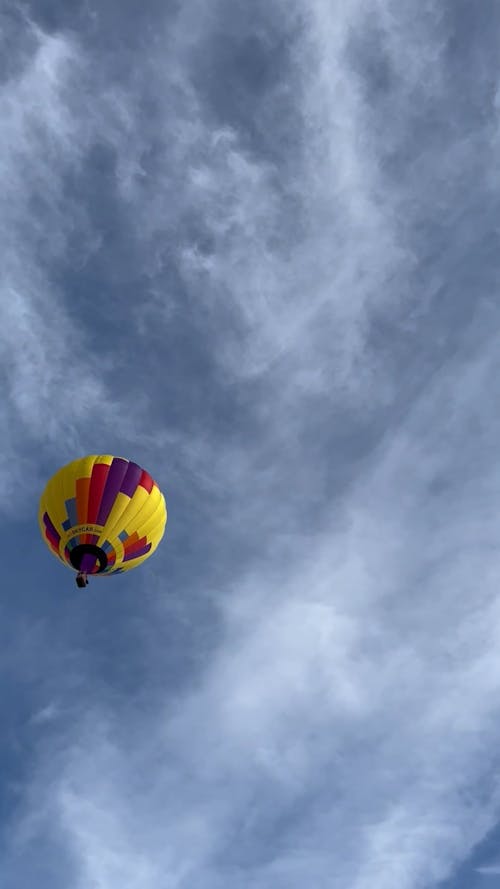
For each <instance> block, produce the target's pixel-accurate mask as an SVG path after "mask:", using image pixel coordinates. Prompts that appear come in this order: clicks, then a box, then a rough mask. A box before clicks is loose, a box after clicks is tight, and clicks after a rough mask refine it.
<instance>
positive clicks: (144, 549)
mask: <svg viewBox="0 0 500 889" xmlns="http://www.w3.org/2000/svg"><path fill="white" fill-rule="evenodd" d="M150 549H151V544H150V543H147V544H146V546H143V547H142V549H136V550H132V552H130V553H128V554H127V555H125V556H124V557H123V561H124V562H130V561H131V560H132V559H138V558H139V556H145V555H146V553H148V552H149V550H150Z"/></svg>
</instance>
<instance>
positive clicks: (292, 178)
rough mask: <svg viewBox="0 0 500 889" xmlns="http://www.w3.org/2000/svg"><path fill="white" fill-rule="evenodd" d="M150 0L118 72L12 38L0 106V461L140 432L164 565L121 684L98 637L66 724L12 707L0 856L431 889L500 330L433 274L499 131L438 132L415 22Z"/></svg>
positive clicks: (469, 778)
mask: <svg viewBox="0 0 500 889" xmlns="http://www.w3.org/2000/svg"><path fill="white" fill-rule="evenodd" d="M153 7H154V4H152V5H151V15H152V17H153V20H154V23H155V26H154V29H153V31H154V33H153V32H152V30H151V28H149V29H148V28H146V25H144V28H145V30H144V31H140V33H139V35H138V37H137V43H136V44H134V45H133V47H132V48H130V45H128V44H127V49H126V50H124V52H125V55H124V56H121V55H120V53H119V52H118V51H117V50H116V48H115V47H113V49H111V48H110V49H102V50H101V52H100V53H98V54H97V55H93V54H92V51H91V48H89V47H88V46H86V45H85V40H84V39H83V38H82V39H80V38H79V37H78V35H74V36H72V37H71V38H69V37H67V36H61V35H59V36H58V35H55V36H50V37H49V36H47V34H45V33H44V32H43V31H39V30H37V29H36V28H34V27H31V26H30V28H29V29H28V30H27V31H26V30H23V31H22V34H23V35H24V36H23V42H22V44H21V43H19V41H20V39H21V38H20V37H19V35H18V34H17V36H16V40H17V41H18V44H19V45H22V52H21V50H20V55H19V60H20V61H19V64H18V66H17V68H16V70H15V71H14V72H13V73H12V76H11V78H10V79H9V80H8V81H7V82H6V84H5V85H4V92H3V97H2V98H1V99H0V104H2V109H3V113H4V118H5V120H6V121H7V123H6V126H5V130H3V132H5V134H6V137H5V143H4V145H3V147H2V148H1V149H0V151H1V154H0V158H1V160H0V163H1V164H2V165H3V169H4V171H5V180H6V181H7V182H8V183H9V186H8V190H7V191H6V192H5V196H4V197H3V198H1V200H2V201H4V205H3V206H4V207H5V213H4V215H3V219H4V222H3V223H2V225H3V229H4V231H2V238H4V243H5V255H6V264H5V268H4V277H3V279H2V287H3V291H2V293H3V294H4V295H5V299H4V297H3V296H2V306H4V313H5V318H6V323H5V326H4V327H3V334H4V338H5V359H4V365H3V366H4V369H5V371H6V372H7V371H10V377H9V378H8V379H9V393H10V400H9V401H7V403H6V410H7V412H8V413H7V414H6V416H5V427H6V429H7V430H8V432H7V437H6V439H5V442H4V450H5V454H6V455H9V454H11V453H14V451H15V450H16V448H19V447H20V442H21V443H22V442H24V444H21V454H22V455H23V456H24V459H25V460H27V459H28V452H29V448H30V447H31V448H32V447H33V444H36V445H37V446H43V447H44V448H52V449H53V448H54V443H57V442H59V441H60V439H61V437H63V438H64V441H65V444H64V446H63V447H61V446H60V445H56V446H57V447H59V450H60V451H66V450H67V451H68V452H69V451H70V450H71V448H73V447H76V446H77V445H78V446H80V445H82V447H83V446H84V445H86V443H87V442H88V441H90V440H91V438H92V435H94V436H95V435H97V434H98V435H100V436H101V437H102V436H104V435H105V436H107V437H109V438H112V440H114V441H115V442H117V443H120V445H123V444H130V443H133V444H134V445H135V446H136V447H140V448H142V450H143V452H144V453H147V454H148V455H150V456H151V458H152V460H156V461H158V462H159V463H160V465H161V466H162V467H164V471H165V475H166V476H169V473H171V475H170V477H171V478H172V488H173V495H172V496H173V498H174V509H173V516H174V520H173V531H172V534H173V535H174V536H173V538H171V539H173V540H174V541H175V542H176V543H175V545H176V546H178V547H180V551H181V555H180V557H179V555H178V554H177V556H175V555H171V553H169V558H172V559H174V558H177V560H178V561H177V562H176V564H179V563H182V564H183V568H182V570H179V573H178V575H177V574H176V575H174V576H172V575H170V584H171V587H173V589H171V590H170V591H169V596H170V599H169V598H168V597H167V599H166V601H165V604H161V605H159V604H158V603H157V602H156V601H154V598H155V594H156V591H158V593H159V594H162V595H163V594H164V593H165V588H166V586H167V584H166V583H165V581H164V580H163V579H162V577H161V576H160V569H161V568H164V567H165V565H166V564H167V556H165V557H164V559H165V561H161V559H162V556H161V554H160V555H159V556H158V560H159V561H158V562H156V563H155V564H156V566H157V567H156V569H155V568H152V569H151V573H150V574H149V575H146V574H144V575H143V577H146V576H147V577H148V580H147V582H146V581H144V586H145V587H146V586H147V585H148V584H149V585H150V588H149V589H148V590H146V589H145V590H144V596H143V598H142V599H141V605H140V607H141V608H142V609H143V611H144V613H145V614H146V616H147V620H146V621H145V623H144V619H142V623H139V620H140V619H139V617H138V615H137V613H136V612H135V611H134V609H135V608H138V607H139V606H138V605H132V606H131V604H130V600H127V607H128V609H129V611H127V612H126V615H122V614H121V613H118V607H117V608H116V613H115V614H114V615H113V633H112V637H113V638H112V641H113V644H116V645H119V643H120V640H122V642H123V638H125V635H124V634H125V633H126V630H127V632H130V626H132V627H133V628H135V629H134V632H136V633H137V636H135V637H134V639H135V641H137V645H140V646H141V651H140V658H142V669H143V671H144V674H145V676H146V677H147V681H146V682H145V684H144V688H141V692H140V693H137V694H135V695H133V696H131V697H130V698H127V697H126V696H122V695H120V694H119V693H118V692H117V691H116V689H115V688H114V685H113V679H112V678H110V676H109V675H108V676H100V677H99V681H98V682H97V681H95V676H94V673H93V672H92V670H91V668H90V667H89V666H88V662H90V661H91V660H92V658H91V653H92V644H97V643H96V642H95V640H94V641H93V643H89V652H88V655H89V657H88V662H87V661H85V659H83V658H82V661H81V662H80V661H79V663H78V667H79V669H80V670H81V671H82V676H81V677H80V685H79V688H81V687H82V684H85V685H86V691H85V694H84V695H83V699H82V702H81V705H80V706H79V707H78V708H75V705H74V702H73V701H72V700H71V694H72V689H71V688H70V689H69V690H68V688H67V687H65V686H64V683H61V688H59V689H58V688H54V684H53V682H52V685H51V688H50V694H49V695H48V694H44V697H43V703H40V706H39V709H38V710H37V711H34V712H35V714H38V715H35V717H34V718H33V719H32V724H33V732H34V735H36V742H35V752H34V755H33V764H32V770H31V779H30V781H29V782H27V784H26V787H25V788H24V789H23V792H22V793H21V794H20V797H19V809H18V811H17V814H16V817H15V818H14V819H13V820H12V821H11V822H10V824H9V831H10V833H9V836H10V839H9V840H8V841H7V843H6V844H5V849H4V865H5V868H4V869H5V872H6V873H8V874H9V877H11V883H12V885H13V886H16V885H18V886H19V887H21V885H27V884H29V883H30V881H31V882H32V881H33V874H34V873H35V865H36V867H38V866H39V864H40V861H41V860H43V861H44V862H45V863H47V862H51V861H54V860H56V858H57V859H58V860H62V864H61V868H60V873H59V874H56V875H54V873H53V872H52V871H51V872H50V881H49V882H50V885H51V889H57V887H58V885H61V886H62V885H64V887H65V889H67V887H68V886H71V887H73V886H74V887H75V889H79V887H80V886H81V887H82V889H83V887H85V889H88V887H89V886H92V885H95V886H98V887H99V889H115V887H117V886H120V887H121V889H139V887H140V889H150V887H155V889H157V887H158V886H161V885H165V886H168V887H172V889H184V887H192V886H200V887H203V889H212V887H213V889H224V887H226V886H227V887H229V886H231V887H233V886H235V885H244V886H249V887H255V889H268V887H269V889H271V887H272V889H281V887H283V889H303V887H309V886H322V885H328V886H332V887H336V886H338V887H339V889H340V887H341V889H345V887H353V889H368V887H370V889H374V887H375V889H396V887H397V889H418V887H423V886H432V885H437V884H438V883H439V881H440V880H443V879H445V878H446V877H448V876H449V875H450V874H451V873H453V869H454V868H455V867H456V866H457V865H458V864H459V863H461V862H463V861H464V859H466V857H467V855H468V854H469V852H470V851H471V850H472V849H473V847H474V846H475V844H477V843H478V842H479V841H480V840H481V839H482V838H483V837H484V836H485V834H486V833H487V832H488V831H489V830H490V829H491V828H492V827H493V826H494V824H495V823H496V821H497V818H498V809H499V801H498V787H497V781H496V777H495V775H496V771H495V770H496V767H497V753H496V750H497V747H498V744H497V736H498V731H497V723H498V717H499V707H498V688H499V677H500V663H499V655H498V651H499V650H500V647H499V644H498V643H499V639H498V629H497V628H498V626H499V621H498V617H499V614H498V610H499V605H498V601H497V598H498V597H497V589H496V586H497V584H496V578H497V576H498V568H499V565H498V556H497V546H496V527H497V524H498V523H497V521H496V515H497V512H498V491H499V487H498V481H499V477H498V469H497V459H496V451H497V439H498V422H497V419H496V409H495V401H496V396H497V394H498V393H497V388H498V387H497V382H496V381H497V379H498V372H497V371H498V358H497V353H498V348H497V342H496V333H495V331H496V326H497V323H498V313H497V308H496V305H495V303H494V301H492V300H491V292H493V291H492V290H491V289H490V285H491V280H492V279H491V277H488V275H486V273H485V271H484V266H483V264H481V265H480V266H479V267H477V268H476V269H475V271H474V272H472V271H471V272H470V279H469V278H466V280H465V283H464V282H463V281H460V280H458V278H457V274H456V268H455V265H456V263H457V262H459V260H460V259H461V258H462V257H463V255H467V256H468V258H469V260H470V263H472V262H473V256H472V254H473V252H474V249H475V242H474V243H473V242H472V241H471V240H470V237H469V236H468V235H467V232H466V222H465V220H464V218H463V213H464V211H463V201H462V199H463V200H466V201H467V207H470V206H471V205H472V204H471V202H473V194H472V193H473V190H474V188H476V189H478V190H479V191H480V192H481V194H483V193H484V194H485V195H486V194H489V200H493V198H492V197H491V191H490V190H489V185H490V184H491V182H490V180H491V172H492V171H491V170H485V171H484V174H483V173H482V172H481V171H480V170H479V169H478V164H477V156H478V154H477V150H478V146H480V148H481V151H480V156H481V157H483V158H486V157H491V152H492V148H491V144H492V143H491V139H492V138H494V136H492V133H493V129H494V128H493V129H492V118H491V117H489V116H488V114H487V113H486V118H485V122H484V126H483V127H481V126H478V127H477V128H476V132H475V134H474V137H473V138H471V139H469V138H468V137H467V138H465V136H464V134H463V133H462V129H461V127H460V126H458V128H457V127H456V125H455V123H454V120H451V122H450V116H449V115H448V116H447V115H446V110H447V109H451V108H452V105H453V102H454V99H455V97H456V93H455V88H454V85H453V82H452V81H451V79H450V76H449V71H448V68H447V65H448V64H449V58H448V55H447V54H448V53H449V41H450V32H451V31H453V27H456V26H453V24H452V20H451V18H450V16H451V13H450V14H448V13H447V12H446V14H445V12H444V11H443V13H442V14H439V15H438V14H437V13H436V11H435V9H434V8H433V7H432V6H431V5H430V4H424V5H421V6H420V7H419V9H418V10H416V9H414V8H413V7H412V4H406V3H398V4H394V3H392V2H388V0H387V2H377V3H371V4H365V3H361V2H360V3H357V2H355V3H351V4H350V5H349V8H348V9H347V8H344V6H342V5H341V4H332V3H326V2H320V0H315V2H312V3H309V4H308V5H307V6H302V5H301V4H300V3H294V4H292V5H291V6H287V7H286V14H285V7H284V6H283V5H282V4H280V3H277V4H276V5H275V6H274V7H273V8H272V9H270V8H269V7H268V6H264V5H262V6H261V5H260V4H256V6H255V9H254V10H253V11H252V16H251V20H250V18H249V14H248V12H246V11H245V8H244V4H241V5H240V4H228V3H225V2H222V0H221V2H219V3H218V4H216V5H215V6H213V7H210V9H209V10H207V8H206V5H205V4H203V5H202V4H199V3H195V2H194V3H192V4H188V5H187V6H185V7H184V8H183V9H182V10H179V11H177V12H172V11H170V12H168V13H165V16H167V15H168V21H166V19H165V18H163V19H162V18H161V16H160V15H159V13H158V12H157V11H156V10H155V9H154V8H153ZM26 35H28V36H26ZM130 39H131V38H130ZM145 46H147V53H146V52H145V51H144V48H145ZM235 46H236V47H237V52H236V53H235ZM249 46H250V49H248V47H249ZM245 54H246V55H245ZM221 58H223V59H225V63H224V64H223V65H222V64H221V63H220V62H219V60H220V59H221ZM245 59H246V63H244V60H245ZM257 61H258V64H257ZM218 64H219V67H217V65H218ZM266 64H267V66H268V67H266ZM245 65H248V66H249V71H247V69H246V67H245ZM252 66H253V67H252ZM257 79H258V82H259V84H260V87H259V88H260V90H261V92H260V95H259V98H258V101H255V96H254V102H255V104H254V105H253V106H252V113H251V114H250V113H248V112H245V108H246V106H245V100H247V101H248V103H250V102H251V95H252V89H253V90H254V91H255V88H256V87H255V86H254V84H255V82H256V80H257ZM82 85H83V87H82ZM231 90H233V92H232V93H231ZM226 94H227V95H226ZM229 94H230V95H229ZM80 95H81V96H82V99H81V104H80V102H79V96H80ZM224 99H225V101H224ZM493 112H494V107H493V104H491V106H489V113H491V114H493ZM455 114H456V115H457V118H456V120H457V123H458V124H460V122H461V121H460V115H459V112H455ZM450 115H451V117H453V112H452V111H451V110H450ZM96 183H98V185H96ZM87 186H88V188H89V189H90V188H91V187H92V188H93V189H94V190H93V191H92V192H91V196H90V197H89V195H88V194H87V190H86V189H87ZM9 189H10V190H9ZM102 192H105V195H104V197H103V194H102ZM464 195H466V197H463V196H464ZM37 201H39V202H41V204H42V209H41V210H39V211H37V212H34V211H33V210H32V208H33V206H34V205H35V209H36V207H37V206H38V204H37ZM495 218H496V216H495ZM68 220H69V224H68ZM452 220H454V222H455V225H454V232H456V233H457V238H456V240H457V245H458V246H457V245H454V243H452V242H453V238H451V239H450V238H449V239H448V241H446V239H445V241H443V237H444V235H443V232H446V230H447V227H448V226H449V225H450V224H451V221H452ZM475 225H477V227H478V232H479V234H481V233H482V235H483V240H484V239H485V238H487V237H488V236H489V233H490V230H491V229H492V227H494V223H493V222H492V219H491V218H485V216H484V215H476V216H475ZM20 245H22V248H21V247H20ZM75 245H76V246H75ZM68 251H69V257H70V263H69V265H71V263H73V262H74V264H75V266H76V265H77V266H78V276H77V277H75V275H74V269H73V273H72V274H70V273H69V268H68V263H67V262H66V259H67V253H68ZM56 272H60V273H61V274H62V273H63V272H64V274H65V275H66V276H67V279H66V280H65V281H64V282H61V281H60V280H58V279H57V274H56ZM493 277H494V276H493ZM81 280H83V281H84V282H85V287H86V288H87V289H83V290H80V291H79V298H78V299H75V302H74V303H73V302H72V299H71V296H70V292H69V286H70V284H71V283H72V284H74V285H75V286H76V285H77V284H78V285H79V286H81ZM450 281H451V282H452V284H450ZM101 288H102V289H103V294H102V298H101ZM472 288H474V294H477V298H476V297H475V299H474V300H472V303H473V305H472V306H471V289H472ZM96 290H98V291H99V296H98V297H96ZM104 290H105V293H104ZM89 291H90V292H91V295H90V296H89ZM450 291H453V292H450ZM89 307H91V308H90V309H89ZM55 319H57V322H55ZM101 320H102V323H103V324H104V325H107V328H106V334H105V335H104V334H103V331H102V329H101V328H100V322H101ZM19 343H21V344H22V350H20V349H19V347H18V344H19ZM6 379H7V377H6ZM61 392H62V393H63V394H64V401H63V404H64V405H65V404H69V405H70V410H69V412H67V411H66V408H65V407H64V406H62V405H61V399H60V395H59V393H61ZM132 396H133V397H132ZM131 402H132V403H133V405H134V409H133V410H130V409H129V408H128V405H129V404H130V403H131ZM103 403H105V404H106V412H105V413H103V412H101V408H102V404H103ZM54 404H56V405H57V406H55V407H54V406H53V405H54ZM49 408H50V410H49ZM89 417H91V418H92V417H93V418H98V419H96V420H95V423H93V428H92V430H91V431H89V430H88V428H87V426H88V418H89ZM96 426H97V431H96ZM9 430H10V431H9ZM9 436H10V437H9ZM113 436H114V438H113ZM25 437H27V442H28V443H26V441H25ZM174 444H175V447H174ZM167 454H168V456H167ZM37 471H39V470H37ZM4 490H6V489H5V488H4ZM138 582H139V581H138ZM151 590H154V594H153V593H152V592H151ZM113 594H114V591H113ZM174 600H175V604H174ZM106 607H108V608H109V605H107V606H106V605H104V604H103V605H102V612H101V611H100V612H99V614H101V613H102V614H103V613H105V609H106ZM131 609H132V611H133V613H132V614H131V613H130V610H131ZM124 610H125V611H126V609H124ZM209 611H210V616H208V613H209ZM97 620H99V623H101V617H99V618H96V621H97ZM127 621H130V623H128V622H127ZM91 626H92V631H93V633H94V634H95V633H96V632H97V630H98V629H99V630H102V627H101V626H99V627H97V626H96V624H91ZM139 626H140V629H138V627H139ZM186 627H187V630H186ZM181 631H182V634H183V635H182V639H183V641H184V640H186V647H187V648H188V649H189V652H188V653H186V652H185V651H183V652H182V653H179V649H180V646H179V640H178V634H179V633H181ZM89 635H90V636H91V637H92V633H89ZM126 638H127V645H125V644H124V648H125V649H126V658H127V659H126V664H125V665H124V669H125V666H126V667H127V669H130V670H132V669H134V666H133V665H134V658H137V657H138V653H137V650H136V648H137V646H134V645H130V644H129V643H128V639H129V637H128V636H127V637H126ZM69 644H70V643H69V642H68V645H69ZM110 644H111V634H110ZM61 645H63V646H64V639H63V640H62V642H61ZM172 650H173V651H175V652H177V656H176V657H173V656H171V655H170V654H169V652H171V651H172ZM120 654H121V649H120ZM114 656H115V655H113V657H114ZM111 657H112V656H111V654H110V655H109V659H111ZM185 665H187V667H186V669H185ZM52 680H53V677H52ZM47 700H49V701H51V700H54V701H56V700H57V710H54V709H53V705H51V704H49V705H47ZM56 713H57V714H59V715H58V718H57V719H55V718H53V717H55V715H56ZM38 733H39V735H40V737H39V736H38ZM42 734H43V737H42ZM33 850H35V851H33ZM28 853H30V854H28ZM35 853H36V854H35ZM38 858H39V860H38V861H37V859H38ZM30 861H31V862H35V864H30ZM30 868H31V870H30ZM478 872H479V873H483V874H484V875H486V874H487V873H492V871H491V869H489V868H488V867H483V868H479V870H478ZM16 881H17V884H16ZM22 881H24V883H23V882H22Z"/></svg>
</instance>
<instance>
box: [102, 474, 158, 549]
mask: <svg viewBox="0 0 500 889" xmlns="http://www.w3.org/2000/svg"><path fill="white" fill-rule="evenodd" d="M148 498H149V494H148V492H147V491H146V489H145V488H141V486H140V485H139V487H138V488H137V490H136V492H135V494H134V496H133V497H132V499H129V498H128V497H127V501H128V504H127V507H126V509H125V512H124V513H123V515H120V517H119V519H118V521H116V522H114V523H113V525H111V522H110V520H108V521H107V522H106V528H108V527H109V532H108V533H109V539H110V540H111V538H112V537H116V536H117V535H118V534H120V533H121V531H123V530H124V529H126V530H127V533H130V532H129V531H128V528H129V526H130V527H132V526H133V525H134V523H135V518H136V517H137V516H138V514H139V513H140V511H141V509H142V508H143V506H144V504H145V503H146V500H148Z"/></svg>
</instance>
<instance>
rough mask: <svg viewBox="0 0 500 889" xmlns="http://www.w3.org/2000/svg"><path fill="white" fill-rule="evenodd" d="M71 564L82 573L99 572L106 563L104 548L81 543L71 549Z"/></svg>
mask: <svg viewBox="0 0 500 889" xmlns="http://www.w3.org/2000/svg"><path fill="white" fill-rule="evenodd" d="M70 559H71V564H72V566H73V568H75V569H76V570H77V571H81V572H82V573H83V574H100V572H101V571H104V569H105V567H106V565H107V564H108V559H107V556H106V553H105V552H104V550H102V549H101V548H100V547H99V546H94V545H93V544H91V543H81V544H80V545H79V546H75V548H74V549H73V550H72V551H71V555H70Z"/></svg>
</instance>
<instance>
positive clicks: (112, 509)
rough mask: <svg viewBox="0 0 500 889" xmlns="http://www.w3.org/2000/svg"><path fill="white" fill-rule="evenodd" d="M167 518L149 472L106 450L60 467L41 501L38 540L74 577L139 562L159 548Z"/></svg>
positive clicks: (114, 571)
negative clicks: (72, 570) (75, 572)
mask: <svg viewBox="0 0 500 889" xmlns="http://www.w3.org/2000/svg"><path fill="white" fill-rule="evenodd" d="M166 521H167V508H166V505H165V498H164V496H163V494H162V493H161V491H160V489H159V487H158V485H157V484H156V482H155V481H154V480H153V479H152V478H151V476H150V475H149V473H148V472H146V471H145V470H144V469H142V468H141V467H140V466H138V465H137V463H132V462H131V461H130V460H125V459H124V458H123V457H113V456H111V455H110V454H104V455H103V454H100V455H96V454H93V455H91V456H89V457H82V458H81V459H79V460H74V461H73V462H72V463H68V465H67V466H63V467H62V469H59V471H58V472H56V474H55V475H54V476H52V478H51V479H50V481H49V482H48V484H47V486H46V488H45V490H44V492H43V494H42V496H41V499H40V509H39V523H40V530H41V532H42V536H43V539H44V540H45V542H46V544H47V546H48V547H49V548H50V549H51V550H52V552H53V553H54V555H56V556H57V558H59V559H61V561H62V562H64V563H65V564H66V565H68V566H69V567H70V568H74V569H75V570H76V571H78V572H79V576H80V575H82V574H83V575H85V576H86V575H87V574H118V573H119V572H122V571H128V570H129V569H130V568H135V567H136V566H137V565H140V564H141V562H144V560H145V559H147V558H148V557H149V556H150V555H151V553H153V552H154V551H155V549H156V547H157V546H158V544H159V542H160V540H161V539H162V537H163V533H164V531H165V525H166ZM80 585H81V584H80Z"/></svg>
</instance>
